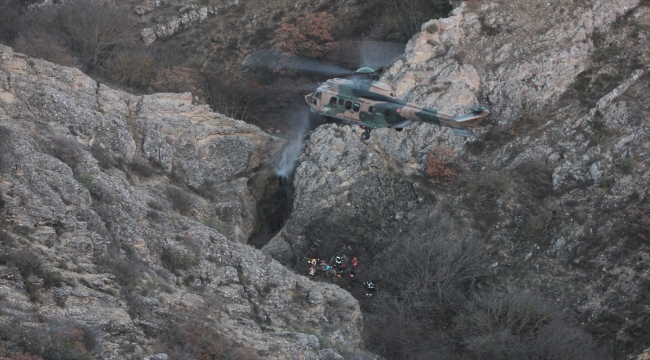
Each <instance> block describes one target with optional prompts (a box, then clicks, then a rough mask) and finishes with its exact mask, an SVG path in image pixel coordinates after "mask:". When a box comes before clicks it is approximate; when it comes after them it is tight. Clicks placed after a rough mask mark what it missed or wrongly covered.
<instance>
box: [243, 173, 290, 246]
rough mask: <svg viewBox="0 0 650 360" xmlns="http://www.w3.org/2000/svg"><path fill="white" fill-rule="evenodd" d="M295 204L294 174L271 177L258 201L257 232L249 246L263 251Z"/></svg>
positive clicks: (249, 239) (249, 241) (249, 240)
mask: <svg viewBox="0 0 650 360" xmlns="http://www.w3.org/2000/svg"><path fill="white" fill-rule="evenodd" d="M292 203H293V173H292V174H290V176H289V177H288V178H287V177H282V176H269V177H268V178H267V180H266V186H265V187H264V190H263V194H262V196H261V197H260V198H259V200H258V201H257V216H256V221H255V230H254V231H253V234H252V235H251V236H250V237H249V238H248V244H250V245H253V246H255V247H256V248H257V249H261V248H262V247H263V246H264V245H266V244H267V243H268V242H269V241H270V240H271V239H272V238H273V237H274V236H275V235H276V234H277V233H278V232H280V230H281V229H282V227H283V226H284V223H285V222H286V221H287V219H288V218H289V215H290V214H291V204H292Z"/></svg>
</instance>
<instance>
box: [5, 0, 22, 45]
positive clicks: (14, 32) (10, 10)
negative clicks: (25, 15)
mask: <svg viewBox="0 0 650 360" xmlns="http://www.w3.org/2000/svg"><path fill="white" fill-rule="evenodd" d="M22 10H23V9H22V8H21V1H19V0H0V42H2V43H5V44H10V43H11V42H12V41H14V40H15V39H16V38H17V37H18V22H19V20H20V17H21V15H22V14H21V12H22Z"/></svg>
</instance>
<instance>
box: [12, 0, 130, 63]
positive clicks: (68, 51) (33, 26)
mask: <svg viewBox="0 0 650 360" xmlns="http://www.w3.org/2000/svg"><path fill="white" fill-rule="evenodd" d="M19 31H20V34H21V35H20V36H21V39H19V40H18V49H19V50H20V51H23V52H26V53H27V54H30V55H35V56H41V57H44V58H45V59H46V60H50V61H62V60H63V62H64V63H68V62H69V61H70V59H71V57H74V58H76V59H77V60H78V62H79V65H80V66H82V67H84V68H85V69H86V70H95V69H98V68H99V67H100V66H101V65H104V64H106V63H107V62H109V61H110V59H111V58H113V57H115V55H116V54H118V53H119V52H120V51H122V50H123V49H125V48H127V47H129V46H131V45H133V44H134V43H135V42H136V40H137V22H136V21H135V20H134V19H133V16H132V15H131V11H130V10H129V9H128V8H127V7H123V6H117V5H114V4H108V3H105V4H100V3H96V2H93V1H91V0H82V1H74V2H67V3H65V4H57V5H53V6H43V7H37V8H34V9H31V10H30V11H28V12H27V14H26V16H25V17H24V19H23V21H22V23H21V25H20V30H19ZM38 44H40V45H42V46H36V45H38Z"/></svg>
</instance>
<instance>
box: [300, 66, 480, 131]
mask: <svg viewBox="0 0 650 360" xmlns="http://www.w3.org/2000/svg"><path fill="white" fill-rule="evenodd" d="M305 100H306V101H307V104H309V106H310V107H311V108H312V111H315V112H318V113H319V114H321V115H324V116H329V117H334V118H337V119H341V120H343V121H345V122H347V123H351V124H357V125H359V126H361V127H362V128H363V129H365V130H366V131H365V132H364V133H363V135H362V137H363V139H364V140H365V139H368V138H369V137H370V130H372V129H378V128H383V127H392V128H395V129H396V130H397V131H401V130H402V129H403V128H404V127H406V126H408V125H410V124H411V123H413V122H414V121H423V122H426V123H430V124H435V125H439V126H446V127H450V128H451V129H452V130H453V131H454V132H455V133H456V134H457V135H460V136H474V133H473V132H472V131H471V130H472V129H474V128H475V127H477V126H478V125H479V123H480V122H481V121H483V119H484V118H485V117H486V116H488V115H489V114H490V112H489V111H488V110H487V109H486V108H484V107H482V106H476V107H474V108H473V109H472V110H471V111H472V112H470V113H468V114H465V115H461V116H456V117H454V116H453V115H451V114H447V113H444V112H440V111H438V110H435V109H431V108H427V107H424V106H421V105H418V104H413V103H410V102H406V101H403V100H400V99H398V98H396V97H395V94H394V91H393V89H392V88H391V87H390V86H389V85H387V84H384V83H381V82H378V81H374V80H370V79H353V80H349V79H330V80H327V82H325V83H324V84H322V85H321V86H319V87H318V89H317V90H316V91H314V92H313V93H311V94H309V95H307V96H305Z"/></svg>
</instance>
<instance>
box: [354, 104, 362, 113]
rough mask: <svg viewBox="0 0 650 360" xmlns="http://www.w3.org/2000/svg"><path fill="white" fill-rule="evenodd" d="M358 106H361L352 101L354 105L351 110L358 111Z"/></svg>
mask: <svg viewBox="0 0 650 360" xmlns="http://www.w3.org/2000/svg"><path fill="white" fill-rule="evenodd" d="M359 107H361V105H359V103H354V106H352V111H354V112H359Z"/></svg>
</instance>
